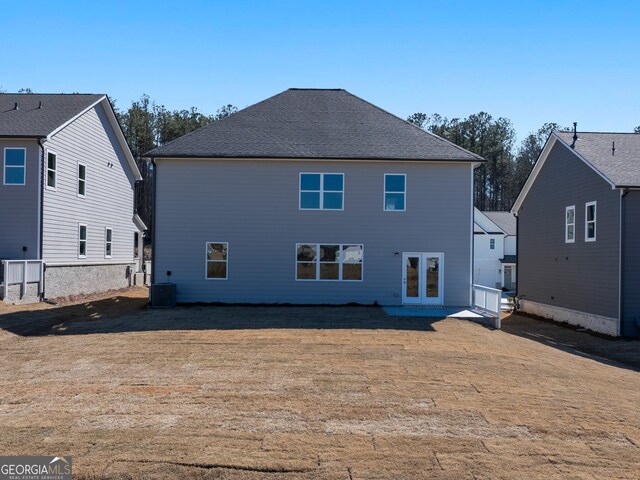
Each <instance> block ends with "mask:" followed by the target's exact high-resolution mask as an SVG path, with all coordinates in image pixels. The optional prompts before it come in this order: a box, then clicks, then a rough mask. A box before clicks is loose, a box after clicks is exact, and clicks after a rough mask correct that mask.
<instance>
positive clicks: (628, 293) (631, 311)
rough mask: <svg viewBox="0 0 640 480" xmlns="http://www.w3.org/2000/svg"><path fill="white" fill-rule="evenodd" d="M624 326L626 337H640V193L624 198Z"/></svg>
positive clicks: (629, 194)
mask: <svg viewBox="0 0 640 480" xmlns="http://www.w3.org/2000/svg"><path fill="white" fill-rule="evenodd" d="M623 201H624V222H625V223H624V254H623V259H624V267H623V277H622V278H623V288H624V295H623V299H624V310H623V318H624V324H623V328H622V332H623V334H624V335H625V336H636V335H640V191H638V190H634V191H630V192H629V193H628V194H627V196H626V197H625V198H624V200H623Z"/></svg>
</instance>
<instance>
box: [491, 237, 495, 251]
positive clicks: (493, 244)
mask: <svg viewBox="0 0 640 480" xmlns="http://www.w3.org/2000/svg"><path fill="white" fill-rule="evenodd" d="M489 248H490V249H491V250H495V249H496V239H495V238H491V239H489Z"/></svg>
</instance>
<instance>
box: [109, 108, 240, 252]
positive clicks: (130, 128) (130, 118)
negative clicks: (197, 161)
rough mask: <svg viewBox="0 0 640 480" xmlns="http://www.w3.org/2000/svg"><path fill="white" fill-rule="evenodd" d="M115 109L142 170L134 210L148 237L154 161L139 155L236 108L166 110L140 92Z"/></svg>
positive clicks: (149, 232)
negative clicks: (133, 98) (123, 106)
mask: <svg viewBox="0 0 640 480" xmlns="http://www.w3.org/2000/svg"><path fill="white" fill-rule="evenodd" d="M114 110H115V112H116V116H117V118H118V121H119V122H120V126H121V127H122V131H123V133H124V136H125V138H126V139H127V142H128V143H129V147H130V148H131V153H132V154H133V156H134V158H135V159H136V162H137V163H138V168H139V169H140V173H141V174H142V182H139V183H138V184H136V191H135V201H136V211H137V212H138V214H139V215H140V217H141V218H142V220H143V221H144V223H145V224H146V225H147V227H148V228H149V230H148V234H147V237H146V238H147V240H148V241H151V240H152V239H151V232H152V231H153V229H152V226H153V215H152V208H153V165H151V164H150V163H149V162H147V161H145V160H143V158H142V156H143V155H144V154H145V153H146V152H148V151H149V150H152V149H154V148H155V147H158V146H161V145H164V144H166V143H168V142H170V141H172V140H175V139H176V138H178V137H181V136H182V135H185V134H187V133H189V132H192V131H193V130H196V129H197V128H200V127H204V126H205V125H208V124H210V123H212V122H215V121H217V120H220V119H221V118H224V117H226V116H228V115H231V114H232V113H235V112H237V111H238V109H237V108H236V107H235V106H233V105H231V104H229V105H224V106H222V107H220V108H219V109H218V111H217V112H216V113H215V114H214V115H206V114H204V113H202V112H200V111H199V110H198V109H197V108H196V107H191V108H189V109H182V110H169V109H167V108H166V107H165V106H164V105H159V104H157V103H156V102H154V101H152V100H151V99H150V98H149V96H148V95H142V97H140V99H138V100H134V101H133V102H131V105H130V106H129V107H128V108H127V109H126V110H121V109H120V108H118V107H117V106H116V105H115V104H114Z"/></svg>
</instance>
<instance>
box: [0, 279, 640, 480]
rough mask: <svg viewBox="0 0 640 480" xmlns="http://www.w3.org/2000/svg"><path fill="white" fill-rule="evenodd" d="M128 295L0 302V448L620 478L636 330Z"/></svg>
mask: <svg viewBox="0 0 640 480" xmlns="http://www.w3.org/2000/svg"><path fill="white" fill-rule="evenodd" d="M146 295H147V291H146V290H144V289H132V290H128V291H124V292H119V293H118V294H117V295H115V296H111V297H106V298H101V297H96V298H92V299H88V300H87V299H84V300H83V301H81V302H79V303H77V302H71V303H66V304H63V305H60V306H57V307H53V306H50V305H45V304H38V305H36V306H20V307H8V306H6V305H2V306H0V328H1V330H0V454H2V455H18V454H33V455H36V454H38V455H45V454H48V455H54V454H55V455H72V456H73V463H74V472H75V476H76V478H86V479H99V478H114V479H127V478H164V479H169V478H172V479H173V478H199V479H214V478H216V479H218V478H220V479H345V480H349V479H351V480H354V479H414V478H431V479H456V480H457V479H467V478H468V479H476V480H479V479H502V478H504V479H516V478H525V479H538V478H539V479H545V480H550V479H567V478H569V479H594V478H603V479H605V478H606V479H638V478H640V374H639V373H638V366H637V365H636V364H635V362H636V361H637V359H638V356H637V352H638V351H640V341H635V342H627V341H620V340H609V339H605V338H601V337H596V336H592V335H589V334H588V333H584V332H576V331H574V330H569V329H565V328H562V327H559V326H556V325H553V324H549V323H545V322H539V321H536V320H532V319H527V318H524V317H518V316H508V317H506V318H505V319H504V320H503V325H504V328H503V330H502V331H496V330H491V329H488V328H484V327H482V326H480V325H476V324H473V323H470V322H465V321H460V320H453V319H446V320H441V321H429V320H427V319H419V318H418V319H416V318H393V317H388V316H386V314H385V313H384V312H383V311H382V310H380V309H378V308H374V307H327V308H318V307H314V308H302V307H300V308H294V307H180V308H176V309H172V310H147V309H146V308H145V304H146ZM621 351H622V352H623V353H622V354H621V353H620V352H621ZM625 352H626V353H625Z"/></svg>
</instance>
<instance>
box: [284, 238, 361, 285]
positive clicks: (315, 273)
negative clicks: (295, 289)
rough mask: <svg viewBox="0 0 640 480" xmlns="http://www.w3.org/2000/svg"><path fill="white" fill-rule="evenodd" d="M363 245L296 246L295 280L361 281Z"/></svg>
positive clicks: (299, 244)
mask: <svg viewBox="0 0 640 480" xmlns="http://www.w3.org/2000/svg"><path fill="white" fill-rule="evenodd" d="M363 251H364V247H363V245H340V244H326V245H325V244H317V243H298V244H296V280H324V281H330V280H333V281H362V259H363Z"/></svg>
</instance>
